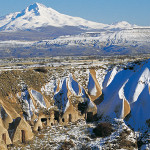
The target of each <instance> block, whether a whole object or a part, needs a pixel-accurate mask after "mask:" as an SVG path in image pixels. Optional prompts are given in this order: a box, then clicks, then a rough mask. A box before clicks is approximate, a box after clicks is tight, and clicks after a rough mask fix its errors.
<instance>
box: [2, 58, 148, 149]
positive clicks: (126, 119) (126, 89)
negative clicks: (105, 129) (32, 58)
mask: <svg viewBox="0 0 150 150" xmlns="http://www.w3.org/2000/svg"><path fill="white" fill-rule="evenodd" d="M149 99H150V60H149V59H146V60H143V61H140V60H137V61H134V62H128V61H126V60H125V61H122V62H120V63H112V62H110V61H107V62H106V61H101V62H97V63H95V64H94V63H93V64H90V63H89V64H80V65H79V64H77V63H72V64H71V66H69V65H67V66H65V65H62V66H61V65H58V66H57V65H55V66H46V65H45V67H37V66H34V67H33V66H32V67H29V68H26V69H23V66H20V67H19V68H18V69H8V68H6V67H3V69H1V72H0V116H1V117H0V126H1V130H0V134H1V138H0V142H1V144H0V146H1V148H5V149H6V145H10V144H12V143H13V144H15V143H18V142H21V143H25V142H27V141H30V140H32V139H33V137H34V135H36V134H37V132H39V131H41V130H42V131H44V130H45V129H46V128H47V127H49V128H51V127H53V128H55V127H54V126H59V125H60V126H62V127H63V126H67V125H68V124H70V123H77V122H78V121H79V122H80V121H81V120H82V121H83V120H84V121H86V122H93V121H97V123H98V122H109V123H111V124H112V125H113V126H114V129H113V130H112V131H113V133H112V135H111V136H110V139H109V140H110V141H111V139H116V140H117V138H116V137H117V136H119V137H120V138H121V135H122V134H123V133H122V132H125V131H124V129H127V130H131V129H132V130H133V131H130V133H128V132H126V133H124V134H126V135H127V136H129V137H132V138H133V139H134V140H133V139H132V140H133V141H134V142H133V141H132V140H130V138H129V137H128V138H127V139H128V140H127V141H130V142H131V141H132V142H133V143H134V144H135V145H134V146H133V145H132V147H134V148H137V146H138V147H139V148H140V147H141V146H142V147H144V146H145V147H147V148H148V147H149V144H148V142H149V141H148V138H146V139H144V140H143V139H142V136H143V135H144V137H145V136H147V137H148V136H149V131H150V112H149V107H150V103H149ZM84 121H83V122H84ZM95 123H96V122H95ZM79 124H80V123H79ZM83 124H84V123H83ZM93 125H94V124H93ZM120 125H122V126H120ZM126 125H128V126H126ZM84 126H85V127H86V125H84ZM72 127H73V128H76V127H75V126H72ZM78 127H79V128H78V129H77V131H78V132H81V131H80V129H81V127H82V125H81V126H80V125H79V126H78ZM89 127H90V128H92V125H91V126H90V125H89ZM49 128H48V129H49ZM129 128H130V129H129ZM46 130H47V129H46ZM50 130H51V129H50ZM73 130H74V129H73ZM85 130H86V128H85ZM93 131H94V130H93ZM66 132H68V134H70V133H69V132H71V131H70V130H69V129H68V130H67V131H66ZM86 132H88V131H86ZM90 133H91V136H96V135H94V133H93V132H92V130H90ZM49 134H50V133H49V131H47V134H46V135H47V137H51V136H52V135H49ZM117 134H118V135H117ZM57 135H59V134H57ZM69 136H70V135H69ZM45 138H46V136H45ZM137 138H138V139H140V138H141V139H140V142H142V144H141V143H140V142H139V141H138V140H137ZM75 139H76V138H75ZM75 139H74V142H73V143H74V144H72V145H74V146H73V147H76V146H77V145H78V144H77V140H80V139H76V140H75ZM91 140H92V139H89V142H85V143H87V144H86V145H88V146H89V147H91V148H94V146H98V147H99V148H100V147H103V148H104V147H105V146H106V147H107V146H108V145H107V144H104V143H105V142H106V141H107V142H110V141H108V140H106V139H105V140H106V141H105V140H104V141H105V142H104V141H103V142H104V143H103V142H102V141H101V142H98V141H97V142H96V144H95V145H92V144H89V143H91ZM97 140H100V139H97ZM116 140H114V141H116ZM142 140H143V141H142ZM36 141H37V140H36ZM114 141H113V142H112V143H114ZM135 141H136V142H138V144H137V143H136V142H135ZM53 142H55V141H53ZM102 143H103V144H102ZM133 143H132V144H133ZM139 143H140V144H139ZM93 144H94V143H93ZM130 144H131V143H130ZM119 145H120V146H121V141H120V144H119ZM55 146H56V145H55ZM57 146H58V145H57ZM57 146H56V147H55V148H56V149H58V147H57ZM113 146H114V147H115V146H117V145H115V143H114V145H113ZM113 146H112V147H111V145H109V147H111V148H113ZM77 147H78V146H77ZM77 147H76V148H77ZM78 148H81V147H78ZM120 148H121V147H120ZM124 148H125V147H124ZM126 148H127V147H126ZM127 149H128V148H127Z"/></svg>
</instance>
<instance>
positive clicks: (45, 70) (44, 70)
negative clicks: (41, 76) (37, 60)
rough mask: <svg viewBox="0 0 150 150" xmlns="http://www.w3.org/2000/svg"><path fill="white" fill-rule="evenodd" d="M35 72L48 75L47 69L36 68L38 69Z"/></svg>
mask: <svg viewBox="0 0 150 150" xmlns="http://www.w3.org/2000/svg"><path fill="white" fill-rule="evenodd" d="M34 71H37V72H42V73H47V69H45V68H43V67H39V68H36V69H34Z"/></svg>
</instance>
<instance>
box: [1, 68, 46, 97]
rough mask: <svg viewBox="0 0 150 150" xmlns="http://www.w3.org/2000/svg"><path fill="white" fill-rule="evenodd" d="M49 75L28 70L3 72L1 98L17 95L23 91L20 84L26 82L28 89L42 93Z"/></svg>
mask: <svg viewBox="0 0 150 150" xmlns="http://www.w3.org/2000/svg"><path fill="white" fill-rule="evenodd" d="M46 79H47V74H45V73H42V72H40V73H39V72H36V71H34V70H32V69H28V70H23V71H22V70H11V71H3V72H2V73H1V74H0V87H1V88H0V96H1V97H7V96H9V94H10V93H11V94H13V95H15V94H16V93H18V92H20V91H21V86H20V83H21V82H24V83H25V84H26V85H28V87H30V88H33V89H35V90H38V91H40V89H41V87H42V86H43V85H44V84H45V83H46Z"/></svg>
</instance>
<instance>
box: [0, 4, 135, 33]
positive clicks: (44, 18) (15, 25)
mask: <svg viewBox="0 0 150 150" xmlns="http://www.w3.org/2000/svg"><path fill="white" fill-rule="evenodd" d="M45 26H55V27H63V26H77V27H80V28H83V29H129V28H130V29H132V28H133V27H136V25H131V24H129V23H128V22H125V21H123V22H119V23H116V24H112V25H108V24H102V23H97V22H92V21H88V20H85V19H82V18H79V17H72V16H68V15H64V14H61V13H59V12H57V11H55V10H54V9H52V8H47V7H46V6H44V5H42V4H39V3H34V4H32V5H30V6H29V7H27V8H26V9H24V10H23V11H21V12H16V13H12V14H9V15H6V16H4V17H1V18H0V30H1V31H16V30H26V29H35V28H37V27H45Z"/></svg>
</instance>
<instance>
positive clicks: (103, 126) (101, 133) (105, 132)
mask: <svg viewBox="0 0 150 150" xmlns="http://www.w3.org/2000/svg"><path fill="white" fill-rule="evenodd" d="M93 132H94V133H95V135H96V136H98V137H107V136H109V135H111V133H112V132H113V128H112V125H111V124H110V123H107V122H103V123H99V124H98V125H97V127H95V128H94V129H93Z"/></svg>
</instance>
